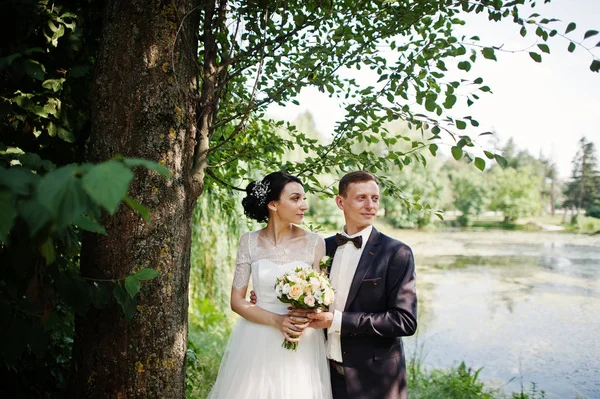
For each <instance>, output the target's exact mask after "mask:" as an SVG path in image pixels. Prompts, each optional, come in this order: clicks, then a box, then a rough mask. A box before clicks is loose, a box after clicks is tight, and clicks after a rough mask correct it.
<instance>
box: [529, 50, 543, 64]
mask: <svg viewBox="0 0 600 399" xmlns="http://www.w3.org/2000/svg"><path fill="white" fill-rule="evenodd" d="M529 56H530V57H531V58H532V59H533V60H534V61H535V62H542V56H541V55H539V54H538V53H535V52H533V51H530V52H529Z"/></svg>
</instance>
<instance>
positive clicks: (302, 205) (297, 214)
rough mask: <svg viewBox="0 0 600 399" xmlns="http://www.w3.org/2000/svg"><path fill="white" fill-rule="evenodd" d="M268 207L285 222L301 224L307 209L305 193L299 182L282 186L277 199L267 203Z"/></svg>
mask: <svg viewBox="0 0 600 399" xmlns="http://www.w3.org/2000/svg"><path fill="white" fill-rule="evenodd" d="M269 208H270V209H272V210H273V211H275V212H276V214H277V216H279V218H280V219H281V220H282V221H283V222H285V223H294V224H301V223H302V220H303V219H304V213H305V212H306V211H307V210H308V205H307V204H306V193H305V192H304V188H302V185H301V184H300V183H296V182H290V183H288V184H286V185H285V186H284V187H283V190H282V191H281V194H280V195H279V200H278V201H273V202H272V203H271V204H269Z"/></svg>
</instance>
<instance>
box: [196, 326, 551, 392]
mask: <svg viewBox="0 0 600 399" xmlns="http://www.w3.org/2000/svg"><path fill="white" fill-rule="evenodd" d="M218 319H219V320H218V325H213V326H211V328H207V329H205V328H199V327H198V326H190V335H189V349H188V361H187V397H188V398H190V399H204V398H206V397H207V396H208V393H209V392H210V389H211V387H212V385H213V382H214V380H215V378H216V377H217V373H218V371H219V364H220V362H221V357H222V356H223V352H224V351H225V348H226V346H227V339H228V336H229V332H230V327H231V324H230V323H229V322H227V321H226V320H224V317H223V316H221V317H218ZM215 321H217V319H215ZM479 371H480V370H473V369H471V368H469V367H467V366H466V365H465V364H464V363H461V364H460V365H459V366H457V367H453V368H450V369H431V368H427V367H425V366H424V364H423V361H422V359H420V358H418V357H417V358H410V359H408V362H407V373H408V391H409V393H410V397H411V398H413V399H440V398H444V399H476V398H477V399H541V398H545V394H544V392H543V391H539V390H538V389H537V387H536V386H535V385H534V386H532V387H529V388H527V389H525V388H523V389H522V390H521V392H516V393H513V394H511V395H506V394H505V393H503V392H501V391H500V390H499V389H496V388H490V387H488V386H486V384H485V383H484V382H483V381H481V380H480V379H479Z"/></svg>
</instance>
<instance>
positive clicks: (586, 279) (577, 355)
mask: <svg viewBox="0 0 600 399" xmlns="http://www.w3.org/2000/svg"><path fill="white" fill-rule="evenodd" d="M511 234H512V235H511ZM524 238H525V236H523V235H522V233H521V234H518V233H505V232H502V233H500V234H498V233H490V234H487V233H486V232H478V233H477V234H469V235H465V234H462V233H457V234H456V235H453V234H452V233H443V234H427V235H423V236H421V235H413V236H408V237H406V238H404V241H405V242H407V243H409V244H410V245H411V246H412V247H413V251H414V252H415V254H416V257H417V266H418V271H417V272H418V290H419V302H420V303H419V306H420V308H419V310H420V315H419V331H418V336H417V337H414V338H411V339H408V340H407V352H408V353H413V352H415V351H418V347H419V345H421V344H424V350H425V353H426V358H425V363H426V364H429V365H431V366H436V367H447V366H450V365H452V364H458V363H460V361H462V360H464V361H465V363H466V364H467V365H468V366H471V367H473V368H479V367H484V369H483V371H482V372H481V376H482V377H483V378H485V379H487V380H488V381H496V382H497V384H498V386H502V385H504V384H506V386H505V389H506V390H507V391H518V390H520V384H521V383H523V384H524V386H525V387H526V388H527V387H528V386H529V382H535V383H536V384H538V387H540V388H541V389H544V390H545V391H546V393H547V396H548V397H550V398H574V397H576V395H578V394H579V395H582V397H587V398H600V343H599V341H598V336H599V334H598V332H600V239H597V238H596V240H597V241H595V240H588V239H587V238H584V242H583V243H582V242H580V241H582V240H581V239H580V238H578V237H577V236H575V237H571V236H569V235H564V234H556V235H553V236H548V237H539V236H538V237H537V238H536V239H535V240H533V242H532V240H528V239H524ZM578 240H579V241H578ZM573 241H575V242H573ZM444 250H445V251H444Z"/></svg>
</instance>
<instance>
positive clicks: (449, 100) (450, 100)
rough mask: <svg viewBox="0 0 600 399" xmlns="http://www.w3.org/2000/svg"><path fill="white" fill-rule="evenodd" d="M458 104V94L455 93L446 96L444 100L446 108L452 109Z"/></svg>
mask: <svg viewBox="0 0 600 399" xmlns="http://www.w3.org/2000/svg"><path fill="white" fill-rule="evenodd" d="M454 104H456V96H455V95H454V94H450V95H449V96H446V101H445V102H444V108H446V109H450V108H452V107H453V106H454Z"/></svg>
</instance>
